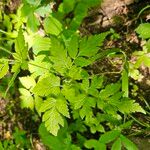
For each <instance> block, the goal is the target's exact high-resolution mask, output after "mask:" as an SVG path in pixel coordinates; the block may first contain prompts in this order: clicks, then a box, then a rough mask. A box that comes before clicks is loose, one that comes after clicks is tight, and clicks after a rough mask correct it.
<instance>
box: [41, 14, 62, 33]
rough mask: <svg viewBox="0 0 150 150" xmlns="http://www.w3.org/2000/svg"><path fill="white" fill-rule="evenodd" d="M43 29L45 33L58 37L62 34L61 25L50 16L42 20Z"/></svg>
mask: <svg viewBox="0 0 150 150" xmlns="http://www.w3.org/2000/svg"><path fill="white" fill-rule="evenodd" d="M44 29H45V31H46V32H47V33H49V34H53V35H56V36H58V35H59V34H60V33H61V32H62V29H63V27H62V24H61V23H60V22H59V21H58V20H57V19H56V18H54V17H52V16H50V17H48V18H46V19H45V20H44Z"/></svg>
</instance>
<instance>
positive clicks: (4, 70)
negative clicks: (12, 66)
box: [0, 59, 9, 79]
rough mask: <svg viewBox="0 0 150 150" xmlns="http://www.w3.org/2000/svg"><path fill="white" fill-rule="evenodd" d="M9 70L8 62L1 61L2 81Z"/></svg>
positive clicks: (0, 73)
mask: <svg viewBox="0 0 150 150" xmlns="http://www.w3.org/2000/svg"><path fill="white" fill-rule="evenodd" d="M8 70H9V66H8V61H6V60H3V59H0V79H1V78H3V77H4V76H5V75H6V74H7V72H8Z"/></svg>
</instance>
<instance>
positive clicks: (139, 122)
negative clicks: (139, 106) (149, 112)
mask: <svg viewBox="0 0 150 150" xmlns="http://www.w3.org/2000/svg"><path fill="white" fill-rule="evenodd" d="M129 116H130V117H131V118H132V119H133V120H134V121H135V122H136V123H138V124H140V125H141V126H143V127H147V128H149V127H150V126H149V125H148V124H146V123H143V122H141V121H139V120H137V119H136V118H135V117H133V116H132V115H129Z"/></svg>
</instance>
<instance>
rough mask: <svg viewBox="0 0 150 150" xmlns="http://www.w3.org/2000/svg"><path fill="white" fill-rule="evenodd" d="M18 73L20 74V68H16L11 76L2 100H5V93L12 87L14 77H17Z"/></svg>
mask: <svg viewBox="0 0 150 150" xmlns="http://www.w3.org/2000/svg"><path fill="white" fill-rule="evenodd" d="M19 72H20V66H18V68H17V70H16V72H15V73H14V74H13V76H12V78H11V80H10V82H9V84H8V87H7V89H6V91H5V95H4V98H6V96H7V93H8V91H9V89H10V87H11V86H12V84H13V82H14V80H15V79H16V77H17V75H18V73H19Z"/></svg>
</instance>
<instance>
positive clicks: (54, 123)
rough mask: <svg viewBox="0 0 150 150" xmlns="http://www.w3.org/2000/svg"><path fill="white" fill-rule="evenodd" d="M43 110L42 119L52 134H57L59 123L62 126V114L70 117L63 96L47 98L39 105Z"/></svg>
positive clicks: (41, 110)
mask: <svg viewBox="0 0 150 150" xmlns="http://www.w3.org/2000/svg"><path fill="white" fill-rule="evenodd" d="M39 111H40V112H44V115H43V121H44V122H45V126H46V128H47V129H48V131H50V132H51V133H52V134H53V135H55V136H56V135H57V133H58V130H59V129H60V125H61V126H64V120H63V117H62V115H63V116H65V117H68V118H69V117H70V115H69V110H68V106H67V102H66V100H65V99H64V98H63V97H58V98H56V99H55V98H48V99H47V100H46V101H45V102H44V103H43V104H42V105H41V107H40V110H39Z"/></svg>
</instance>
